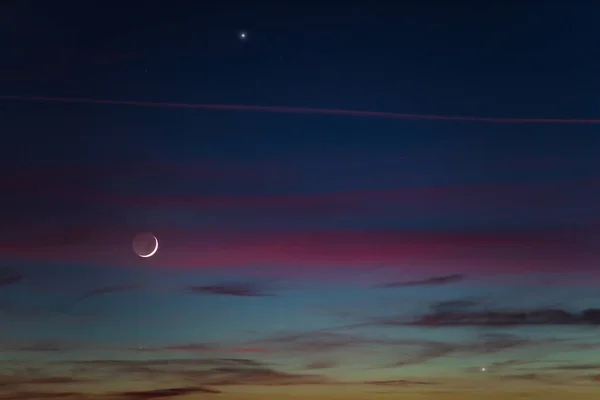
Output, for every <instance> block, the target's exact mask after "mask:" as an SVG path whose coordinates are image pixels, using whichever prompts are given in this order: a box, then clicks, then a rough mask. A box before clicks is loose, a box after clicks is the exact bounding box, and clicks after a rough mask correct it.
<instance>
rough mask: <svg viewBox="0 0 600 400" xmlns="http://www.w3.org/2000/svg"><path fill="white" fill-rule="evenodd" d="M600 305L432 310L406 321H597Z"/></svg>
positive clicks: (446, 323) (523, 323) (444, 323)
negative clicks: (577, 309)
mask: <svg viewBox="0 0 600 400" xmlns="http://www.w3.org/2000/svg"><path fill="white" fill-rule="evenodd" d="M598 324H600V309H587V310H584V311H582V312H580V313H571V312H569V311H565V310H562V309H533V310H522V311H514V310H485V311H476V310H473V311H468V310H465V311H462V312H434V313H430V314H426V315H423V316H421V317H418V318H416V319H414V320H412V321H409V322H408V323H407V325H413V326H421V327H432V328H433V327H443V326H528V325H598Z"/></svg>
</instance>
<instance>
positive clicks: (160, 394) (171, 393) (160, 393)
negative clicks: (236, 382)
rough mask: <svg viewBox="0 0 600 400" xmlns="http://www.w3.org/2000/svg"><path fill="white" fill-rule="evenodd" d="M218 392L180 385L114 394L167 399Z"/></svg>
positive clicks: (134, 397)
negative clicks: (177, 386)
mask: <svg viewBox="0 0 600 400" xmlns="http://www.w3.org/2000/svg"><path fill="white" fill-rule="evenodd" d="M198 393H203V394H219V393H221V391H219V390H216V389H210V388H207V387H182V388H171V389H155V390H143V391H137V392H119V393H115V394H114V396H117V397H125V398H127V399H131V400H134V399H139V400H150V399H167V398H171V397H179V396H185V395H188V394H198Z"/></svg>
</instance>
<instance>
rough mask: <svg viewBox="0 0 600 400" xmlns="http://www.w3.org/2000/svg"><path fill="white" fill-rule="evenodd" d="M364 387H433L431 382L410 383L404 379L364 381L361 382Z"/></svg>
mask: <svg viewBox="0 0 600 400" xmlns="http://www.w3.org/2000/svg"><path fill="white" fill-rule="evenodd" d="M362 383H364V384H366V385H378V386H413V385H433V384H434V383H433V382H425V381H411V380H406V379H396V380H385V381H365V382H362Z"/></svg>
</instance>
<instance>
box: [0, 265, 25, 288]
mask: <svg viewBox="0 0 600 400" xmlns="http://www.w3.org/2000/svg"><path fill="white" fill-rule="evenodd" d="M23 279H24V276H23V275H21V273H20V272H18V271H15V270H13V269H9V268H1V269H0V287H4V286H10V285H14V284H16V283H19V282H21V281H22V280H23Z"/></svg>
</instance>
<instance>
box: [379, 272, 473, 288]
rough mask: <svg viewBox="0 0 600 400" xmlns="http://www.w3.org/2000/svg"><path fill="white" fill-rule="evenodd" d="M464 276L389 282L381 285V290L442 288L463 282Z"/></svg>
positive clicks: (456, 275)
mask: <svg viewBox="0 0 600 400" xmlns="http://www.w3.org/2000/svg"><path fill="white" fill-rule="evenodd" d="M464 279H465V276H464V275H462V274H454V275H444V276H436V277H432V278H427V279H422V280H417V281H404V282H391V283H387V284H385V285H381V286H380V287H383V288H398V287H411V286H442V285H449V284H451V283H457V282H460V281H463V280H464Z"/></svg>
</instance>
